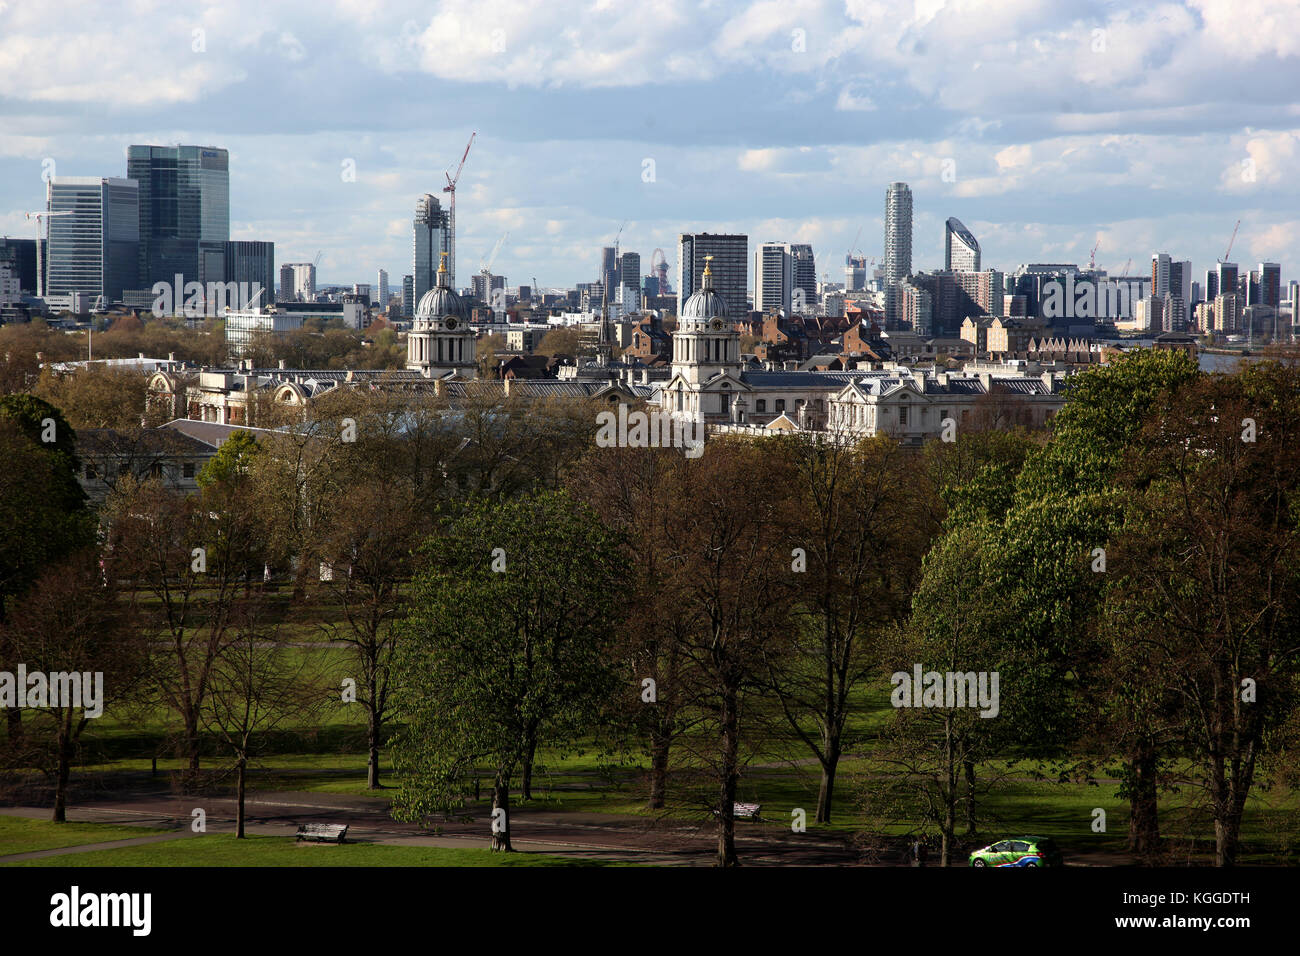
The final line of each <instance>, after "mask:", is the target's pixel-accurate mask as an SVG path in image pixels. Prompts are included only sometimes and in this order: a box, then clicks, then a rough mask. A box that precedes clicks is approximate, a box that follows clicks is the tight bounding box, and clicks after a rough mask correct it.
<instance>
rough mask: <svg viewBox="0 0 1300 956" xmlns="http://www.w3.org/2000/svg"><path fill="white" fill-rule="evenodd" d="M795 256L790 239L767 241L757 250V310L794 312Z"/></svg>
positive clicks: (755, 279)
mask: <svg viewBox="0 0 1300 956" xmlns="http://www.w3.org/2000/svg"><path fill="white" fill-rule="evenodd" d="M793 292H794V255H793V252H792V250H791V247H790V243H788V242H764V243H761V244H760V245H759V247H758V248H757V249H755V250H754V309H755V311H758V312H763V313H768V312H775V311H781V312H784V313H785V314H786V315H787V316H788V315H789V314H790V312H791V306H792V299H793Z"/></svg>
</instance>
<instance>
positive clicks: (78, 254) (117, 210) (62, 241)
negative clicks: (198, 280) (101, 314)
mask: <svg viewBox="0 0 1300 956" xmlns="http://www.w3.org/2000/svg"><path fill="white" fill-rule="evenodd" d="M48 205H49V211H50V212H51V213H57V214H59V215H52V216H50V217H49V220H48V221H49V236H50V239H49V245H48V247H47V263H48V270H49V271H48V275H47V276H46V281H45V286H46V289H45V294H46V295H47V296H67V295H72V294H75V293H83V294H85V295H89V296H100V295H102V296H103V297H104V299H105V302H104V304H105V305H108V304H110V303H113V302H120V301H122V293H123V291H124V290H126V289H133V288H135V286H136V283H137V279H138V275H139V273H138V271H137V267H138V262H139V249H140V206H139V188H138V185H137V184H136V183H135V182H134V181H132V180H130V179H114V178H104V177H73V176H62V177H56V178H55V179H52V180H50V184H49V200H48Z"/></svg>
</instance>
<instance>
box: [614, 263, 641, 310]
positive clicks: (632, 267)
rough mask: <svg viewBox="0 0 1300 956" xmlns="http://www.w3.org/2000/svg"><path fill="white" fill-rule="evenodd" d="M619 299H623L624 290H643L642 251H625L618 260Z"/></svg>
mask: <svg viewBox="0 0 1300 956" xmlns="http://www.w3.org/2000/svg"><path fill="white" fill-rule="evenodd" d="M618 288H619V297H618V298H619V301H623V295H622V290H623V289H632V290H634V291H636V292H638V293H639V292H640V291H641V253H639V252H625V253H623V254H622V255H621V256H620V257H619V260H618Z"/></svg>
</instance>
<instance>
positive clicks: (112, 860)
mask: <svg viewBox="0 0 1300 956" xmlns="http://www.w3.org/2000/svg"><path fill="white" fill-rule="evenodd" d="M74 863H75V865H76V866H78V867H83V866H426V867H427V866H617V865H620V864H610V863H604V862H600V861H591V860H576V859H566V858H563V857H557V856H548V855H546V854H542V853H493V852H491V851H490V850H488V849H486V848H484V849H463V850H462V849H444V848H442V847H413V846H385V845H382V844H366V843H345V844H343V845H342V846H335V845H331V844H318V843H298V842H296V841H295V840H294V838H293V837H266V836H250V837H246V838H245V839H243V840H238V839H236V838H235V837H234V836H233V835H230V834H210V835H208V836H196V837H189V838H186V839H183V840H169V841H167V842H164V843H151V844H146V845H143V846H131V847H121V848H120V849H115V850H95V851H91V852H87V853H78V854H77V855H76V856H75V857H73V858H71V859H69V858H68V857H66V856H65V857H41V858H39V859H35V860H27V861H23V862H19V863H14V864H11V865H12V866H56V867H57V866H68V865H70V864H74ZM622 865H630V864H622Z"/></svg>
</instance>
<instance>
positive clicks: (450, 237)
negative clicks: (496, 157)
mask: <svg viewBox="0 0 1300 956" xmlns="http://www.w3.org/2000/svg"><path fill="white" fill-rule="evenodd" d="M477 135H478V130H475V131H474V132H472V133H470V134H469V142H468V143H466V144H465V152H464V153H463V154H462V155H461V157H460V165H459V166H457V167H456V175H455V176H453V175H452V174H451V173H444V174H443V175H445V176H446V177H447V185H445V186H443V187H442V191H443V192H445V193H447V194H448V195H449V197H450V198H449V199H448V200H447V206H448V212H447V285H449V286H451V287H452V288H453V289H454V288H456V184H457V183H458V182H460V174H461V172H462V171H464V169H465V160H466V159H468V158H469V148H470V147H471V146H473V145H474V137H475V136H477Z"/></svg>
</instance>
